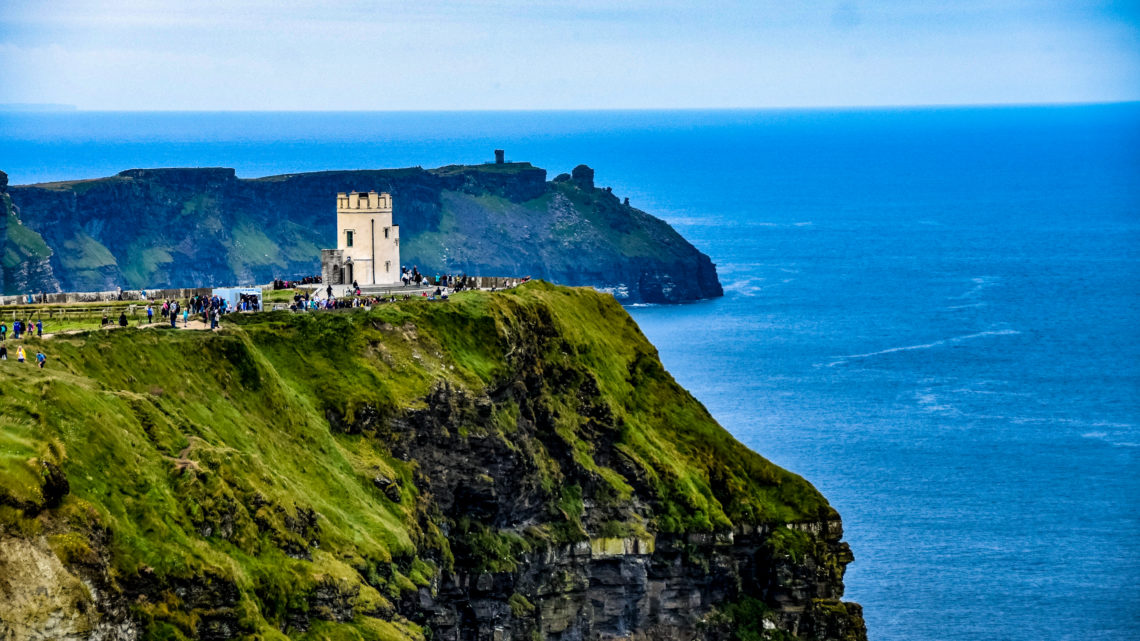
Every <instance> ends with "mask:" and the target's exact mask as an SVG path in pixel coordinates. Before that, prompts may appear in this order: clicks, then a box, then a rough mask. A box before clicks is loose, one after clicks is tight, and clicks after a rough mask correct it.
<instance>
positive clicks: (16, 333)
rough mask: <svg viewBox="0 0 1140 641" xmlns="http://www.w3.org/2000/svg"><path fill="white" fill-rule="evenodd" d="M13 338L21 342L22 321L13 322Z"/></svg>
mask: <svg viewBox="0 0 1140 641" xmlns="http://www.w3.org/2000/svg"><path fill="white" fill-rule="evenodd" d="M12 338H13V339H15V340H20V321H12Z"/></svg>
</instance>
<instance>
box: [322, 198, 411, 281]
mask: <svg viewBox="0 0 1140 641" xmlns="http://www.w3.org/2000/svg"><path fill="white" fill-rule="evenodd" d="M336 235H337V240H336V249H326V250H323V251H321V275H322V277H323V279H324V282H325V283H327V284H329V285H351V284H352V283H353V281H355V282H357V283H359V284H360V285H361V286H362V287H363V286H365V285H392V284H395V283H398V282H400V227H399V226H398V225H393V224H392V196H391V195H389V194H387V193H379V194H378V193H376V192H375V191H370V192H368V193H358V192H355V191H354V192H351V193H348V194H345V193H338V194H337V195H336Z"/></svg>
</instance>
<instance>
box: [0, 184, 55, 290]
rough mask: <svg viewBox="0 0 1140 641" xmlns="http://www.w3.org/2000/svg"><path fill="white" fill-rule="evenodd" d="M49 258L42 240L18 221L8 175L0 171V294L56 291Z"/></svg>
mask: <svg viewBox="0 0 1140 641" xmlns="http://www.w3.org/2000/svg"><path fill="white" fill-rule="evenodd" d="M51 255H52V251H51V249H50V248H49V247H48V246H47V243H45V242H44V239H43V237H42V236H40V235H39V234H37V233H36V232H35V231H33V230H31V229H29V228H28V227H27V226H25V225H24V224H23V223H22V222H21V221H20V216H19V210H18V209H17V208H16V206H15V205H13V204H12V198H11V196H9V195H8V174H6V173H4V172H2V171H0V294H3V295H10V294H20V293H29V294H30V293H40V292H58V291H59V282H58V281H57V280H56V278H55V274H54V273H53V272H52V267H51V261H50V258H51Z"/></svg>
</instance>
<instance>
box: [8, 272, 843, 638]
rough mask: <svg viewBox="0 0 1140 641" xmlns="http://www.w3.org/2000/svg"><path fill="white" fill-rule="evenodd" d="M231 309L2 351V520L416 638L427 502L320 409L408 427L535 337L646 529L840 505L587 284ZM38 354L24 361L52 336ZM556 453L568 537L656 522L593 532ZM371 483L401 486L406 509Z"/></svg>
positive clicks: (166, 616) (321, 633) (433, 554)
mask: <svg viewBox="0 0 1140 641" xmlns="http://www.w3.org/2000/svg"><path fill="white" fill-rule="evenodd" d="M235 321H236V324H235V323H230V324H228V325H227V326H226V328H225V329H224V330H223V331H221V332H218V333H207V332H181V331H175V330H136V329H133V328H131V329H126V330H116V331H111V332H92V333H87V334H79V335H74V336H61V337H57V338H54V339H52V340H50V341H45V342H44V343H43V344H42V347H43V349H44V350H45V351H46V352H47V353H48V354H49V356H50V361H49V367H48V369H46V370H39V369H36V368H34V367H33V366H30V365H20V364H17V363H15V362H14V361H7V362H0V376H2V377H3V378H4V380H5V381H6V383H5V385H3V386H2V387H0V406H2V407H3V413H2V416H0V528H2V529H3V530H4V531H7V532H8V533H18V534H19V535H21V536H32V535H36V534H38V533H42V534H46V535H50V540H51V541H52V543H53V545H54V546H55V549H56V552H57V554H58V555H59V556H60V557H61V558H62V559H63V560H64V561H65V562H67V563H84V562H90V559H91V558H92V557H93V556H94V554H95V552H94V551H93V548H94V547H95V546H96V545H97V542H98V541H102V540H104V539H105V541H106V542H105V543H98V546H99V549H105V550H106V551H107V552H108V555H109V558H110V567H109V568H107V571H108V572H109V574H110V575H111V577H112V578H113V580H114V581H115V582H116V584H118V585H121V586H146V585H159V586H169V585H172V584H175V583H177V582H178V581H181V580H185V581H194V582H197V583H199V584H200V583H203V582H205V583H207V584H216V585H218V586H224V585H233V586H236V594H235V595H234V597H233V600H234V601H236V603H237V605H236V607H235V609H234V615H233V616H235V617H236V619H237V620H238V622H239V628H240V630H241V631H242V633H243V634H245V635H246V636H247V637H249V638H259V639H283V638H286V636H285V633H284V632H282V629H286V630H291V628H289V626H288V622H289V620H290V617H291V616H292V615H293V614H294V613H296V612H306V613H308V614H309V615H311V616H312V618H313V620H314V623H313V625H312V627H311V628H309V630H308V632H306V633H304V634H302V633H300V632H296V631H295V630H293V631H292V632H290V633H291V634H293V635H294V636H295V637H300V638H329V639H333V638H345V639H393V638H413V639H414V638H419V637H420V635H421V632H420V631H419V629H418V628H417V627H416V626H415V625H413V624H411V623H409V622H407V621H405V620H402V619H401V618H400V617H399V616H398V615H396V614H395V612H394V608H393V603H395V602H396V601H397V600H399V599H400V598H401V597H402V596H405V595H408V594H409V593H411V592H413V591H414V590H416V589H417V588H418V587H419V586H422V585H427V584H428V583H429V581H430V578H431V577H432V576H433V575H434V574H435V573H436V572H437V571H438V570H439V569H440V566H441V565H442V566H446V565H448V564H449V563H451V559H452V556H451V550H450V545H451V543H450V542H449V541H448V539H447V538H445V537H444V536H443V534H442V533H441V532H440V530H439V529H438V528H437V527H436V526H435V524H434V522H433V521H432V519H431V518H429V515H427V514H426V513H424V511H423V510H424V509H425V501H419V500H417V495H416V493H417V490H416V485H415V483H414V481H413V479H414V475H415V473H416V463H415V462H414V461H410V462H409V461H401V460H397V459H396V458H394V457H393V456H392V455H391V454H390V452H389V451H388V450H387V448H386V447H385V444H384V443H383V442H382V441H380V440H378V439H375V438H370V437H368V436H367V435H350V434H344V433H340V432H335V431H332V430H330V425H329V419H328V417H329V416H330V412H334V413H339V414H340V415H343V416H344V420H346V421H350V422H351V421H352V420H353V419H354V413H356V412H362V411H365V410H366V409H367V408H372V409H373V410H377V411H379V413H380V414H381V416H382V417H385V416H397V415H399V414H400V413H401V412H405V411H407V410H408V409H410V408H416V407H423V406H424V405H425V400H424V399H425V397H427V396H428V395H429V393H430V392H431V391H432V390H433V388H436V387H437V386H439V385H440V384H441V383H446V384H447V385H449V386H451V387H453V388H455V389H462V390H468V391H469V392H470V393H471V394H475V395H478V394H482V393H484V392H485V391H486V390H488V389H489V388H491V387H493V386H495V385H498V384H499V383H501V382H502V381H504V380H506V379H508V378H510V377H511V376H513V375H516V374H517V373H518V372H517V371H516V370H517V368H518V367H520V365H519V363H520V362H521V361H519V360H517V358H516V356H514V355H513V354H515V353H517V352H518V351H519V350H520V349H522V348H523V347H524V346H527V345H529V346H530V348H531V349H536V350H538V351H539V354H538V358H539V362H541V363H543V366H544V367H545V368H546V370H547V371H563V372H582V371H585V372H589V373H591V374H592V376H593V378H594V380H595V381H596V385H597V387H598V389H599V390H600V392H601V397H602V398H604V399H605V403H606V404H607V405H608V410H609V411H610V412H611V413H612V414H613V416H614V417H615V418H616V424H617V425H619V426H620V428H619V429H618V431H617V432H616V433H615V434H614V435H613V438H614V439H615V441H616V443H615V447H617V448H619V449H620V450H621V451H622V452H623V453H625V454H626V455H627V456H628V457H629V458H630V459H631V460H633V461H636V462H637V464H638V465H639V466H640V467H642V468H643V470H644V476H645V477H646V479H648V482H649V483H650V484H651V486H652V487H653V489H654V493H655V494H656V497H657V501H656V506H657V507H656V511H655V514H654V516H653V518H652V520H651V521H650V522H649V523H646V524H644V526H645V527H647V528H648V529H649V530H651V531H655V532H682V531H684V532H692V531H702V532H717V531H727V530H729V529H730V528H732V527H734V526H736V525H740V524H743V523H773V522H787V521H794V520H811V519H816V518H819V517H820V516H821V515H825V514H831V511H830V507H829V506H828V505H827V503H826V501H825V499H824V498H823V497H822V496H821V495H820V494H819V493H818V492H817V491H816V490H815V489H814V488H812V487H811V486H810V484H808V483H807V482H806V481H804V480H803V479H801V478H800V477H798V476H796V475H794V474H791V473H789V472H787V471H785V470H782V469H780V468H778V467H776V466H775V465H773V464H771V463H770V462H768V461H766V460H765V459H763V458H761V457H760V456H758V455H756V454H754V453H752V452H750V451H749V450H747V449H746V448H744V447H743V446H742V445H740V444H739V443H738V442H737V441H736V440H734V439H733V438H732V437H731V436H730V435H729V434H728V433H727V432H726V431H725V430H723V429H722V428H721V427H720V426H718V425H717V424H716V423H715V421H714V420H713V419H712V417H711V416H710V415H709V414H708V412H707V411H706V410H705V408H704V407H703V406H701V405H700V403H698V402H697V401H696V400H695V399H693V398H692V397H691V396H690V395H689V394H688V393H687V392H685V391H684V390H683V389H681V388H680V387H679V386H678V385H677V384H676V383H675V382H674V381H673V379H672V377H671V376H669V374H668V373H667V372H665V371H664V369H663V368H662V366H661V363H660V361H659V360H658V359H657V354H656V350H655V349H654V348H653V347H652V345H650V344H649V343H648V341H647V340H646V339H645V337H644V336H643V335H642V334H641V332H640V330H639V329H638V328H637V326H636V324H635V323H634V322H633V321H632V319H630V318H629V316H628V315H627V314H626V312H625V311H624V310H623V309H622V308H621V307H620V306H619V305H618V304H617V303H616V302H614V300H613V299H612V298H610V297H608V296H604V295H600V294H597V293H595V292H593V291H592V290H586V289H568V288H560V287H554V286H550V285H547V284H545V283H541V282H536V283H531V284H528V285H525V286H522V287H519V288H517V289H515V290H512V291H507V292H499V293H495V294H490V293H482V292H470V293H465V294H460V295H456V296H454V297H453V298H452V300H451V301H450V302H448V303H446V304H432V303H427V302H423V301H411V302H407V303H400V304H391V305H384V306H381V307H378V308H376V309H374V310H373V311H372V312H369V313H364V312H348V313H322V314H313V315H293V314H289V313H285V312H276V313H266V314H258V315H249V316H242V317H240V318H238V319H235ZM29 344H30V345H31V347H32V349H31V350H30V351H31V352H32V353H34V352H35V351H36V349H38V348H40V346H41V344H40V343H39V342H38V341H36V340H34V339H33V340H32V341H30V343H29ZM10 349H11V348H10ZM546 402H547V403H549V405H550V406H551V407H552V408H554V409H555V410H556V412H555V413H556V419H555V424H556V430H557V432H558V435H559V436H560V437H561V438H563V439H564V440H565V442H566V443H567V444H568V445H569V446H570V447H572V449H573V451H574V460H575V462H576V463H577V464H579V465H581V466H582V467H584V468H587V469H590V470H592V471H593V472H594V473H596V475H597V476H598V477H599V478H601V479H604V480H605V482H606V483H608V484H609V487H610V492H609V494H610V497H611V500H614V501H621V500H623V499H624V498H626V497H628V495H629V494H630V492H631V484H630V483H631V479H627V478H624V477H623V476H622V475H621V474H619V473H618V472H616V471H614V470H612V469H609V468H606V467H604V466H599V465H597V464H596V463H594V462H593V460H592V458H591V454H592V452H593V451H594V450H595V448H596V447H597V446H598V444H597V443H596V442H595V441H594V440H592V439H594V438H595V437H593V436H591V433H590V432H589V430H588V429H587V428H588V421H587V419H586V418H585V417H582V416H579V415H577V414H576V413H575V412H574V411H573V409H572V407H571V406H570V405H569V403H570V401H569V399H568V398H565V397H563V396H561V395H560V393H552V394H551V397H550V398H549V399H546ZM560 407H561V408H562V410H563V411H557V410H558V408H560ZM517 411H518V407H517V406H516V405H511V404H510V403H504V404H502V405H500V406H499V407H496V408H495V413H494V416H493V420H492V422H491V424H490V427H488V426H486V425H484V426H482V427H481V428H480V429H495V430H498V431H499V432H500V436H501V437H502V438H503V439H506V440H510V438H511V437H510V432H511V430H512V428H513V426H514V424H515V422H516V421H517ZM461 429H467V428H466V427H461ZM607 437H608V436H607ZM556 465H557V464H555V463H553V462H551V461H538V468H539V469H541V470H544V472H543V474H546V475H547V477H548V478H547V482H548V483H549V486H550V487H549V488H548V489H549V490H550V491H551V492H552V499H551V500H552V502H553V503H554V505H553V506H552V507H553V508H554V511H555V512H557V513H560V514H561V515H562V518H563V519H564V520H565V521H566V522H567V523H568V524H569V525H570V526H571V527H566V528H559V527H557V524H555V526H556V527H554V528H553V529H552V530H551V532H553V533H554V534H553V535H554V536H555V537H562V538H567V539H572V538H582V537H585V536H615V535H627V534H630V533H633V532H636V531H637V528H639V527H641V526H642V525H643V524H639V523H629V524H609V525H607V526H606V529H605V530H604V531H586V530H588V529H589V528H588V527H585V528H584V526H583V525H582V523H581V522H580V521H579V520H578V519H580V515H581V512H582V496H581V490H580V488H578V489H575V488H566V489H563V490H562V491H558V490H557V487H556V481H557V479H558V475H559V471H558V470H557V469H555V468H556ZM55 467H58V468H61V469H62V470H63V471H64V472H65V473H66V475H67V478H68V480H69V482H70V494H68V495H67V496H64V497H63V498H62V500H55V497H53V493H52V485H51V476H52V474H51V470H52V469H53V468H55ZM378 477H384V478H387V479H393V480H397V481H398V482H399V487H400V488H401V489H400V490H399V491H400V497H399V498H401V500H400V501H399V502H394V501H393V500H391V498H389V496H386V495H385V493H384V492H383V491H381V490H380V489H378V487H377V485H376V484H374V483H373V479H376V478H378ZM491 481H492V482H493V479H491ZM545 484H547V483H546V482H544V485H545ZM575 491H577V492H578V494H577V495H575ZM453 525H457V526H458V528H457V529H458V531H460V532H461V533H462V532H470V533H471V534H470V536H466V538H464V545H466V546H468V547H472V546H474V547H479V546H483V547H482V548H480V549H485V554H487V555H488V556H489V557H492V558H489V559H488V566H487V567H488V569H510V567H511V564H512V556H513V555H516V554H519V553H520V552H521V551H522V550H525V549H527V548H528V547H529V546H532V545H534V544H535V543H536V542H535V541H528V540H524V539H523V538H521V537H519V536H518V535H515V534H507V533H496V532H489V531H487V530H486V528H485V527H483V526H482V525H480V524H470V523H463V524H453ZM454 534H455V533H454V532H453V535H454ZM124 589H127V588H124ZM219 589H221V588H219ZM127 591H128V592H129V591H130V590H129V589H127ZM318 592H319V593H322V594H329V593H333V594H335V595H339V596H338V598H339V599H340V601H343V602H344V603H347V604H349V605H351V606H352V613H353V614H352V618H351V619H349V620H343V619H344V617H343V616H340V617H338V616H337V615H336V614H335V613H331V614H330V613H329V612H327V611H323V610H322V608H323V607H325V606H324V605H322V603H321V602H320V600H317V599H315V598H314V595H315V594H317V593H318ZM133 607H135V608H136V613H137V616H138V617H139V618H140V619H141V620H142V621H143V623H144V625H145V630H146V635H145V636H147V637H148V638H175V639H176V638H184V637H187V636H191V635H193V634H195V633H196V631H197V630H198V629H199V627H200V626H205V625H208V624H209V622H210V620H211V617H212V616H215V614H216V613H212V612H211V611H208V610H203V609H202V608H200V607H196V606H195V604H194V603H192V602H190V600H189V599H187V598H185V597H184V596H180V593H179V592H178V591H177V590H172V589H165V588H164V589H161V590H159V596H154V595H151V596H150V597H149V598H148V599H143V600H138V601H137V602H136V603H135V605H134V606H133Z"/></svg>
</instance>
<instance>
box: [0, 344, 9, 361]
mask: <svg viewBox="0 0 1140 641" xmlns="http://www.w3.org/2000/svg"><path fill="white" fill-rule="evenodd" d="M6 360H8V348H7V347H5V346H3V345H0V361H6Z"/></svg>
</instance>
